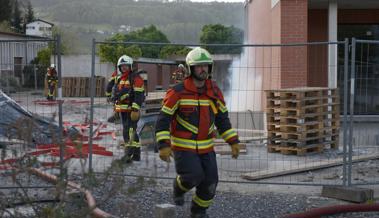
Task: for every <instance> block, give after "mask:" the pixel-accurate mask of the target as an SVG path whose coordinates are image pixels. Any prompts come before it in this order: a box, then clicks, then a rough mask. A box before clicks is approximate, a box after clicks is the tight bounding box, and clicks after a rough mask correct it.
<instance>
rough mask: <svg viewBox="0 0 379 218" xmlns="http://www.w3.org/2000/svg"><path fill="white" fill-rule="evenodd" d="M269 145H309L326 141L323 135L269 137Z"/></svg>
mask: <svg viewBox="0 0 379 218" xmlns="http://www.w3.org/2000/svg"><path fill="white" fill-rule="evenodd" d="M267 141H268V144H269V145H277V146H285V147H308V146H313V145H317V144H322V143H323V142H325V140H324V138H323V137H320V136H317V137H313V138H311V137H309V138H306V139H302V140H298V139H282V138H276V139H275V138H271V139H268V140H267Z"/></svg>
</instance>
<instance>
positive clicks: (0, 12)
mask: <svg viewBox="0 0 379 218" xmlns="http://www.w3.org/2000/svg"><path fill="white" fill-rule="evenodd" d="M11 15H12V5H11V0H1V4H0V23H2V22H4V21H10V19H11Z"/></svg>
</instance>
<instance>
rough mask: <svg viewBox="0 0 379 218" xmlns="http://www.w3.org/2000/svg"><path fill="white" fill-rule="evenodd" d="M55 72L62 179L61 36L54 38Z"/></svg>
mask: <svg viewBox="0 0 379 218" xmlns="http://www.w3.org/2000/svg"><path fill="white" fill-rule="evenodd" d="M55 53H56V54H57V71H58V119H59V121H58V122H59V139H58V140H59V153H60V155H59V167H60V173H61V179H63V173H64V170H63V164H64V144H63V111H62V110H63V109H62V108H63V107H62V104H63V99H62V68H61V67H62V66H61V36H60V35H57V37H56V50H55Z"/></svg>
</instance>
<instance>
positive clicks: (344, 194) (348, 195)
mask: <svg viewBox="0 0 379 218" xmlns="http://www.w3.org/2000/svg"><path fill="white" fill-rule="evenodd" d="M321 196H323V197H328V198H335V199H339V200H344V201H351V202H356V203H364V202H366V201H368V200H371V199H373V197H374V191H373V190H372V189H367V188H358V187H342V186H323V187H322V192H321Z"/></svg>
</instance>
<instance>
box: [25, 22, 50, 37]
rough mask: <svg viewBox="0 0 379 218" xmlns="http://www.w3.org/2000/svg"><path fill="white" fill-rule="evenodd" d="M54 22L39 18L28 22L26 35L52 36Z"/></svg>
mask: <svg viewBox="0 0 379 218" xmlns="http://www.w3.org/2000/svg"><path fill="white" fill-rule="evenodd" d="M53 26H54V24H53V23H50V22H47V21H45V20H41V19H37V20H35V21H33V22H31V23H28V24H26V35H28V36H39V37H48V38H51V37H52V35H53V32H52V29H53Z"/></svg>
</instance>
